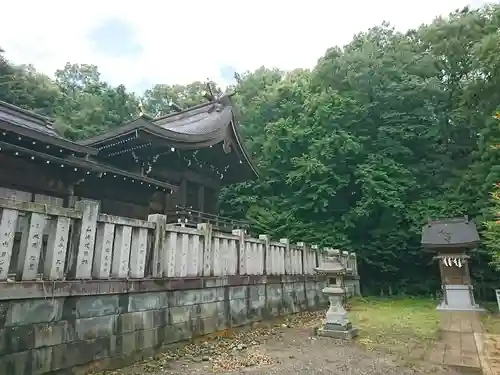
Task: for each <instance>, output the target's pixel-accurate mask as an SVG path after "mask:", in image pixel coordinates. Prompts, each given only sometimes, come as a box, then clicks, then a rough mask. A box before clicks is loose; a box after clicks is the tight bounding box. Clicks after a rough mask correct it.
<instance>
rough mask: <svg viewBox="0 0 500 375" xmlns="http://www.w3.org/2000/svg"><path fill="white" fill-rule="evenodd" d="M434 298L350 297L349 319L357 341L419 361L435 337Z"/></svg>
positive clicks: (435, 313)
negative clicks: (354, 329) (358, 330)
mask: <svg viewBox="0 0 500 375" xmlns="http://www.w3.org/2000/svg"><path fill="white" fill-rule="evenodd" d="M436 304H437V303H436V301H433V300H429V299H416V298H404V299H403V298H395V299H386V298H365V299H354V300H352V309H351V311H350V314H349V316H350V319H351V320H352V322H353V324H354V326H355V327H358V328H359V329H360V337H359V339H358V342H359V343H360V344H361V345H362V346H363V347H364V348H365V349H368V350H383V351H386V352H389V353H392V354H395V355H398V356H399V357H401V358H403V359H405V360H407V361H412V360H422V359H423V358H424V356H425V354H426V353H427V351H428V349H429V347H430V346H431V345H432V344H433V343H434V342H435V341H436V340H437V338H438V332H439V315H438V312H437V311H436Z"/></svg>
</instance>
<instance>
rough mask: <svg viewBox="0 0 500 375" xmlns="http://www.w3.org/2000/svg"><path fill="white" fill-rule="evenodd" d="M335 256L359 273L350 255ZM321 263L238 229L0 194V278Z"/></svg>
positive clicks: (283, 269)
mask: <svg viewBox="0 0 500 375" xmlns="http://www.w3.org/2000/svg"><path fill="white" fill-rule="evenodd" d="M341 259H342V262H343V263H344V265H345V266H346V268H347V269H348V271H349V270H350V271H349V272H351V273H352V274H356V275H357V264H356V256H355V254H353V253H347V252H341ZM322 262H323V254H322V251H321V249H318V247H317V246H314V245H312V246H308V245H306V244H304V243H297V244H295V245H292V244H290V241H289V240H288V239H280V240H279V241H275V240H272V239H271V238H270V237H269V236H267V235H260V236H258V238H252V237H250V236H249V235H248V234H247V231H246V229H243V228H240V229H233V230H232V231H231V232H230V233H227V232H222V231H220V230H217V227H215V226H214V225H213V224H211V223H210V222H208V223H207V222H205V223H199V224H197V226H196V227H194V228H190V227H185V226H184V227H183V226H178V225H175V224H169V223H167V217H166V216H165V215H150V216H149V217H148V220H147V221H145V220H136V219H130V218H124V217H118V216H110V215H106V214H102V213H100V211H99V203H98V202H95V201H90V200H83V201H80V202H77V203H76V205H75V208H74V209H68V208H62V207H59V206H51V205H46V204H41V203H34V202H23V201H18V200H13V199H0V280H7V279H10V280H20V281H27V280H39V279H44V280H64V279H79V280H81V279H110V278H116V279H127V278H136V279H140V278H146V277H153V278H163V277H196V276H228V275H304V274H306V275H313V274H314V269H315V268H316V267H317V266H318V265H320V264H321V263H322Z"/></svg>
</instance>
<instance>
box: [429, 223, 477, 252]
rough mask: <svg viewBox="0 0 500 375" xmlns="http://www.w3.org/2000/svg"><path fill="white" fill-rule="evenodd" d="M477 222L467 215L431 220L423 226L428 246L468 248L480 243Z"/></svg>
mask: <svg viewBox="0 0 500 375" xmlns="http://www.w3.org/2000/svg"><path fill="white" fill-rule="evenodd" d="M479 241H480V240H479V234H478V232H477V228H476V224H475V223H474V222H473V221H472V220H469V219H468V218H467V217H461V218H450V219H442V220H434V221H429V222H428V223H427V224H426V225H424V226H423V228H422V239H421V244H422V246H423V247H426V248H466V247H473V246H475V245H477V244H478V243H479Z"/></svg>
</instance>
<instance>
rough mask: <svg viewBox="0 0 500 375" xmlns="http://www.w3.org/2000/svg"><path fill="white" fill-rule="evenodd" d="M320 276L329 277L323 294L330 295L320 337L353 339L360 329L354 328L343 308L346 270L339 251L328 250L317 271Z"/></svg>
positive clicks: (319, 332)
mask: <svg viewBox="0 0 500 375" xmlns="http://www.w3.org/2000/svg"><path fill="white" fill-rule="evenodd" d="M315 271H316V272H317V273H318V274H322V275H326V276H327V277H328V285H327V287H326V288H323V290H322V292H323V293H325V294H326V295H328V300H329V301H330V307H329V309H328V311H327V313H326V320H325V326H324V327H323V328H320V329H318V335H319V336H327V337H333V338H338V339H352V338H354V337H356V336H357V335H358V329H357V328H354V327H353V326H352V324H351V322H350V321H349V319H348V318H347V311H346V310H345V309H344V306H343V303H342V301H343V299H344V296H345V294H346V290H345V287H344V281H343V280H344V275H345V271H346V270H345V268H344V266H343V265H342V264H341V263H340V260H339V251H338V250H333V249H328V250H327V256H326V258H325V262H324V264H323V265H322V266H321V267H318V268H316V270H315Z"/></svg>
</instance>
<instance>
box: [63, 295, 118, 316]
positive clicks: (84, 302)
mask: <svg viewBox="0 0 500 375" xmlns="http://www.w3.org/2000/svg"><path fill="white" fill-rule="evenodd" d="M66 303H67V304H68V303H71V302H70V301H67V302H66ZM119 312H120V309H119V296H117V295H114V296H98V297H94V296H92V297H79V298H77V299H76V301H75V310H74V315H75V316H76V318H92V317H96V316H104V315H114V314H118V313H119Z"/></svg>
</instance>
